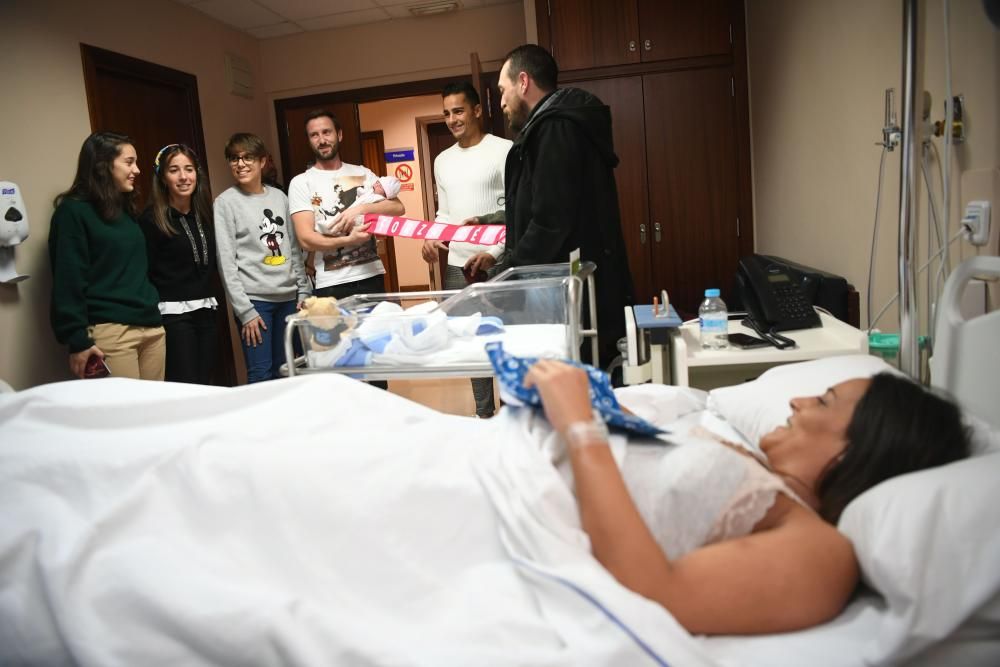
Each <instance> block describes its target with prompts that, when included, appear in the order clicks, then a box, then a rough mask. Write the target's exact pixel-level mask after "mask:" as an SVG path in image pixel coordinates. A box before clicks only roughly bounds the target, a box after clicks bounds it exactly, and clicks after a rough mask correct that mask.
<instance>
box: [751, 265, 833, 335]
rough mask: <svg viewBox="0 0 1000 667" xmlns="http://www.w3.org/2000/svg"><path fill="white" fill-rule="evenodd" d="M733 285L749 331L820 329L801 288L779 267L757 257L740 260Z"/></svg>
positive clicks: (816, 316) (766, 332)
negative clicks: (736, 290) (746, 319)
mask: <svg viewBox="0 0 1000 667" xmlns="http://www.w3.org/2000/svg"><path fill="white" fill-rule="evenodd" d="M736 284H737V286H738V288H739V291H740V297H741V298H742V299H743V306H744V307H745V308H746V311H747V315H748V319H749V320H750V321H751V325H752V328H754V329H756V330H757V332H758V333H759V334H762V335H763V334H768V333H769V334H774V332H776V331H788V330H790V329H812V328H814V327H820V326H823V325H822V323H821V322H820V319H819V315H817V314H816V311H815V310H814V309H813V307H812V304H811V303H809V301H808V299H807V298H806V296H805V293H804V292H803V291H802V288H801V287H800V286H799V285H798V283H796V282H795V280H794V279H793V278H792V276H791V274H790V273H789V271H788V269H787V267H785V266H782V265H781V264H778V263H775V262H772V261H770V260H768V259H765V258H764V257H762V256H760V255H750V256H748V257H743V258H742V259H740V263H739V270H738V271H737V272H736ZM778 338H784V336H779V337H778ZM785 340H788V339H785ZM779 347H781V346H779Z"/></svg>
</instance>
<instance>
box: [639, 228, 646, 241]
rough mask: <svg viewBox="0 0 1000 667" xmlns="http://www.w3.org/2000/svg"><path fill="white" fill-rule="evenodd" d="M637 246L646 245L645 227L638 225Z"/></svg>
mask: <svg viewBox="0 0 1000 667" xmlns="http://www.w3.org/2000/svg"><path fill="white" fill-rule="evenodd" d="M639 245H646V225H645V224H640V225H639Z"/></svg>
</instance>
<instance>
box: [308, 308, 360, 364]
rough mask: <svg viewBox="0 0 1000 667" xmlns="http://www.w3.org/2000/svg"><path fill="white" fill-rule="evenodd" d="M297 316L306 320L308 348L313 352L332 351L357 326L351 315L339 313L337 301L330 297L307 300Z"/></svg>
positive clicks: (355, 319)
mask: <svg viewBox="0 0 1000 667" xmlns="http://www.w3.org/2000/svg"><path fill="white" fill-rule="evenodd" d="M299 315H300V317H303V318H305V320H306V325H307V327H308V331H309V334H308V335H309V343H310V348H311V349H312V350H315V351H322V350H330V349H333V348H334V347H336V346H337V344H338V343H340V341H341V340H343V339H344V338H346V335H347V333H348V332H349V331H351V330H352V329H354V326H355V325H356V324H357V318H355V317H354V316H353V315H345V314H343V313H341V312H340V308H338V307H337V299H335V298H334V297H332V296H311V297H309V298H307V299H306V300H305V301H304V302H303V303H302V308H301V310H300V311H299Z"/></svg>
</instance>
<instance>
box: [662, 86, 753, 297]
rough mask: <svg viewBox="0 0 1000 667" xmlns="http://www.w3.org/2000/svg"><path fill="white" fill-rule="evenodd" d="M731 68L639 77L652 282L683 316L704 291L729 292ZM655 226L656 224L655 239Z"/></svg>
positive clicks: (732, 255) (733, 190)
mask: <svg viewBox="0 0 1000 667" xmlns="http://www.w3.org/2000/svg"><path fill="white" fill-rule="evenodd" d="M730 77H731V70H730V69H729V68H728V67H716V68H708V69H698V70H686V71H678V72H668V73H662V74H648V75H646V76H644V77H643V93H644V95H643V99H644V109H645V117H646V165H647V172H648V181H649V213H650V222H651V224H652V225H653V233H652V264H653V268H652V271H653V285H654V286H655V287H656V288H666V289H667V290H668V291H669V292H670V298H671V301H672V302H673V303H674V304H675V305H676V306H677V308H678V309H679V310H683V311H685V314H687V315H694V314H695V313H697V309H698V304H699V302H700V301H701V300H702V296H703V294H704V290H705V289H706V288H709V287H718V288H720V289H721V290H722V298H723V300H726V299H727V297H730V296H731V295H732V294H733V289H734V282H735V278H734V276H735V273H736V262H737V259H738V257H739V238H738V235H737V234H738V232H737V215H738V211H739V189H738V186H739V183H738V180H737V174H738V171H737V165H738V151H737V146H736V136H735V127H736V121H735V118H736V116H735V104H734V99H733V96H732V92H731V90H732V89H731V85H732V84H731V78H730ZM656 225H660V233H659V238H657V233H656Z"/></svg>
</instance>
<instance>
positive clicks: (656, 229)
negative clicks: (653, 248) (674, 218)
mask: <svg viewBox="0 0 1000 667" xmlns="http://www.w3.org/2000/svg"><path fill="white" fill-rule="evenodd" d="M661 231H663V228H662V227H660V223H656V224H655V225H653V233H654V236H655V237H656V242H657V243H659V242H660V232H661Z"/></svg>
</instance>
